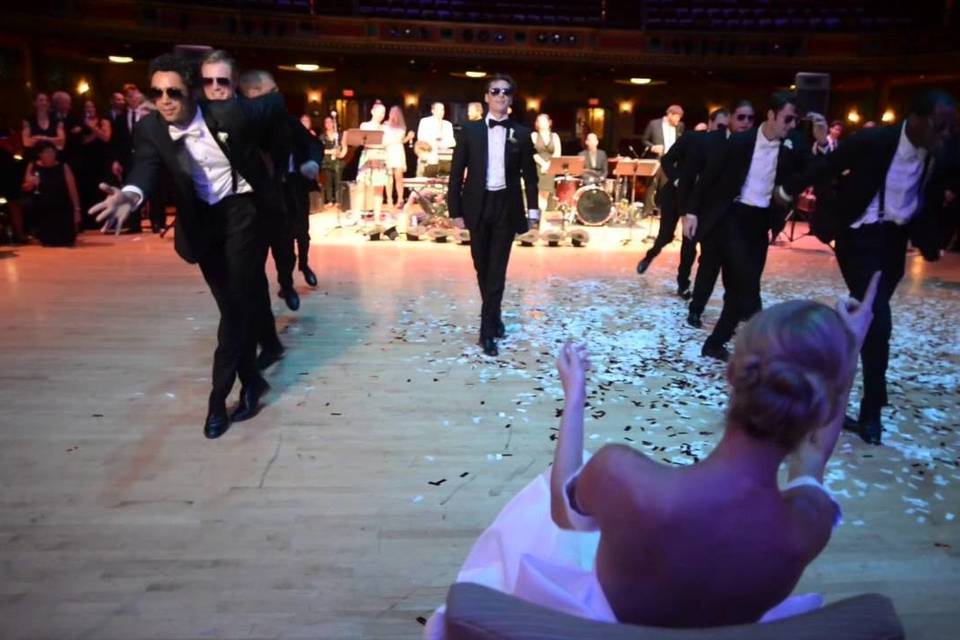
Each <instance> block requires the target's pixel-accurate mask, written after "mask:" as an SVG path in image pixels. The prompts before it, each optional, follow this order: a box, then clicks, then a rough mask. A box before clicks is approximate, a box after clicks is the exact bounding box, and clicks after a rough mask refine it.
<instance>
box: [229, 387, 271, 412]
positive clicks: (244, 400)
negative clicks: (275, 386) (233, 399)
mask: <svg viewBox="0 0 960 640" xmlns="http://www.w3.org/2000/svg"><path fill="white" fill-rule="evenodd" d="M269 390H270V385H269V384H267V381H266V380H263V379H261V380H260V382H258V383H256V384H253V385H250V386H248V387H243V388H242V389H240V402H239V403H237V408H236V409H234V410H233V414H232V415H231V416H230V420H231V421H232V422H243V421H244V420H249V419H250V418H252V417H253V416H255V415H257V412H258V411H260V398H261V397H263V394H265V393H266V392H267V391H269Z"/></svg>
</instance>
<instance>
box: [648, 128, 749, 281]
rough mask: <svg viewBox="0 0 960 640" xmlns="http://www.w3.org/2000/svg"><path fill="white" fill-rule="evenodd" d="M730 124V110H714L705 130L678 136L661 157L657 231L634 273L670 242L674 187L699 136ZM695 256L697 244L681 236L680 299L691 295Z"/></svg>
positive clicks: (675, 218)
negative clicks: (661, 184) (662, 181)
mask: <svg viewBox="0 0 960 640" xmlns="http://www.w3.org/2000/svg"><path fill="white" fill-rule="evenodd" d="M729 124H730V112H729V111H727V110H726V109H716V110H714V111H712V112H711V113H710V114H709V116H708V117H707V125H706V127H707V128H706V131H704V132H694V133H693V134H686V135H684V136H681V137H679V138H677V141H676V142H675V143H674V144H673V146H671V147H670V150H669V151H667V153H666V154H664V156H663V158H661V160H660V170H661V172H662V173H663V175H664V178H665V180H664V183H663V186H662V187H660V195H659V199H660V212H661V213H660V230H659V231H658V233H657V239H656V240H654V242H653V246H652V247H650V249H648V250H647V254H646V255H645V256H644V257H643V259H642V260H641V261H640V263H639V264H637V273H640V274H643V273H645V272H646V270H647V269H649V268H650V264H651V263H653V259H654V258H656V257H657V256H658V255H660V252H661V251H663V248H664V247H665V246H667V245H668V244H670V243H671V242H673V236H674V233H676V230H677V223H678V222H679V221H680V207H679V206H678V202H677V193H678V192H677V188H678V186H679V184H680V174H681V171H682V169H683V167H684V165H685V164H686V162H687V160H688V159H689V157H690V155H691V152H692V151H693V149H694V147H695V146H696V145H697V142H698V141H699V139H700V138H701V137H702V135H703V134H704V133H706V132H709V131H722V132H724V133H726V130H727V126H728V125H729ZM696 257H697V245H696V241H695V240H693V238H687V237H686V236H683V238H682V242H681V245H680V265H679V267H678V268H677V295H678V296H680V297H681V298H683V299H685V300H686V299H688V298H689V297H690V271H691V270H692V269H693V259H694V258H696Z"/></svg>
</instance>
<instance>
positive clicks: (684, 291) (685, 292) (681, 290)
mask: <svg viewBox="0 0 960 640" xmlns="http://www.w3.org/2000/svg"><path fill="white" fill-rule="evenodd" d="M677 295H678V296H680V297H681V298H682V299H684V300H689V299H690V298H692V297H693V294H692V293H690V287H684V286H680V285H677Z"/></svg>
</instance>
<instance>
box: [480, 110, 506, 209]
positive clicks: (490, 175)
mask: <svg viewBox="0 0 960 640" xmlns="http://www.w3.org/2000/svg"><path fill="white" fill-rule="evenodd" d="M491 120H498V118H494V117H492V116H490V115H487V117H486V118H484V121H483V124H484V125H485V126H486V127H487V191H502V190H503V189H506V188H507V173H506V171H507V170H506V167H505V166H504V162H505V161H506V151H507V149H506V147H507V129H508V127H493V128H492V129H491V128H490V121H491ZM503 120H506V118H503Z"/></svg>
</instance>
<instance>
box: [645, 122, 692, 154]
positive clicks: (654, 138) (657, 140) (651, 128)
mask: <svg viewBox="0 0 960 640" xmlns="http://www.w3.org/2000/svg"><path fill="white" fill-rule="evenodd" d="M684 130H685V128H684V126H683V123H682V122H681V123H680V124H678V125H677V139H676V140H675V141H674V144H676V143H677V141H679V140H680V137H681V136H682V135H683V132H684ZM643 142H644V144H647V145H650V146H653V145H655V144H660V145H662V144H664V139H663V118H654V119H653V120H651V121H650V122H648V123H647V128H646V129H645V130H644V132H643ZM672 148H673V147H671V149H672Z"/></svg>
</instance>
